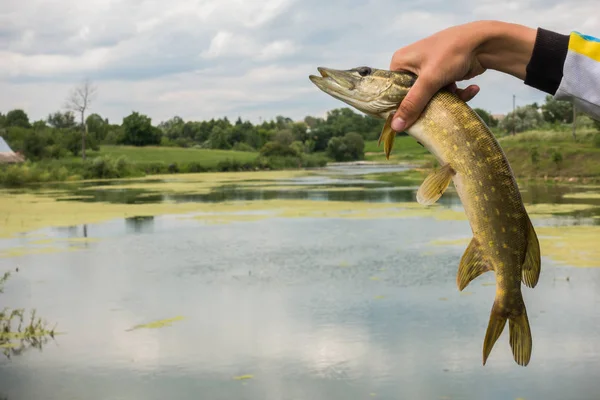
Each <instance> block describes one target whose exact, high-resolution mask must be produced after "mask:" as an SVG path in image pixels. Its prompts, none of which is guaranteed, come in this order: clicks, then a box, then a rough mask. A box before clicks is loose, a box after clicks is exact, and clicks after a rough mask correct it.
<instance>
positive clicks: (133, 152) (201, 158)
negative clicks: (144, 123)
mask: <svg viewBox="0 0 600 400" xmlns="http://www.w3.org/2000/svg"><path fill="white" fill-rule="evenodd" d="M100 155H105V156H109V157H111V158H118V157H121V156H123V157H125V158H126V159H127V161H128V162H130V163H150V162H163V163H166V164H171V163H178V164H185V163H191V162H194V163H199V164H200V165H202V166H203V167H205V168H207V169H210V168H213V167H215V166H216V165H217V164H218V163H219V162H221V161H225V160H234V161H238V162H241V163H246V162H252V161H254V160H256V158H257V157H258V153H257V152H246V151H232V150H212V149H193V148H181V147H158V146H146V147H135V146H100V151H99V152H88V154H87V156H88V157H90V158H93V157H96V156H100Z"/></svg>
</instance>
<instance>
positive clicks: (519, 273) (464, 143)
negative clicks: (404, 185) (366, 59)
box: [311, 67, 540, 366]
mask: <svg viewBox="0 0 600 400" xmlns="http://www.w3.org/2000/svg"><path fill="white" fill-rule="evenodd" d="M365 68H366V70H365ZM320 71H321V74H322V75H323V76H322V77H321V78H319V77H314V76H312V77H311V80H312V81H313V82H314V83H315V84H316V85H317V86H319V88H321V89H322V90H323V91H325V92H326V93H329V94H331V95H332V96H334V97H336V98H338V99H340V100H342V101H344V102H346V103H348V104H350V105H352V106H354V107H356V108H357V109H359V110H361V111H363V112H366V113H368V114H370V115H373V116H376V117H380V118H385V119H386V124H385V126H384V129H383V131H382V134H381V137H380V142H383V143H384V148H385V153H386V156H387V157H389V154H390V152H391V149H392V147H393V142H394V137H395V135H396V133H395V132H393V131H392V129H391V126H390V123H391V117H392V116H393V114H394V112H395V110H396V109H397V108H398V105H399V104H400V102H401V101H402V99H403V98H404V96H405V95H406V93H407V92H408V89H409V88H410V86H411V85H412V84H413V83H414V79H415V76H414V75H412V74H409V73H403V72H392V71H384V70H375V69H372V68H368V67H361V68H356V69H352V70H347V71H338V70H331V69H320ZM406 132H407V133H408V134H409V135H410V136H412V137H413V138H415V139H416V140H417V141H418V142H419V143H421V144H422V145H423V146H424V147H425V148H426V149H427V150H428V151H429V152H431V153H432V154H433V155H434V156H435V158H436V159H437V160H438V162H439V163H440V165H441V168H439V169H438V170H435V171H433V172H432V173H431V174H430V175H429V176H428V177H427V178H426V179H425V181H424V182H423V184H422V185H421V187H420V188H419V190H418V192H417V201H418V202H419V203H421V204H423V205H431V204H434V203H435V202H436V201H437V200H438V199H439V198H440V197H441V196H442V194H443V193H444V191H445V190H446V189H447V187H448V185H449V184H450V181H452V182H453V184H454V187H455V189H456V191H457V194H458V196H459V197H460V199H461V202H462V204H463V207H464V210H465V213H466V215H467V218H468V220H469V224H470V226H471V230H472V233H473V238H472V239H471V242H470V243H469V245H468V247H467V249H466V251H465V253H464V255H463V257H462V259H461V261H460V264H459V268H458V274H457V278H456V281H457V286H458V288H459V290H463V289H464V288H465V287H466V286H467V285H468V284H469V282H470V281H472V280H473V279H475V278H476V277H478V276H479V275H481V274H482V273H485V272H486V271H494V273H495V277H496V296H495V299H494V303H493V306H492V310H491V313H490V320H489V324H488V328H487V332H486V335H485V339H484V343H483V364H484V365H485V363H486V360H487V358H488V356H489V354H490V352H491V350H492V348H493V346H494V344H495V342H496V341H497V339H498V338H499V336H500V334H501V333H502V331H503V329H504V327H505V325H506V321H507V320H508V321H509V332H510V338H509V342H510V345H511V349H512V352H513V358H514V360H515V362H517V364H519V365H523V366H524V365H527V364H528V363H529V360H530V357H531V351H532V337H531V330H530V326H529V321H528V318H527V312H526V308H525V303H524V301H523V296H522V293H521V287H522V286H521V283H525V285H526V286H528V287H531V288H533V287H535V285H536V284H537V281H538V278H539V274H540V250H539V243H538V240H537V236H536V233H535V230H534V228H533V225H532V224H531V221H530V219H529V216H528V214H527V211H526V210H525V207H524V205H523V201H522V198H521V195H520V192H519V188H518V186H517V183H516V180H515V178H514V175H513V173H512V170H511V168H510V165H509V163H508V160H507V159H506V156H505V154H504V152H503V151H502V148H501V147H500V145H499V144H498V142H497V141H496V139H495V138H494V136H493V134H492V132H491V131H490V130H489V128H488V127H487V126H486V124H485V123H484V122H483V121H482V120H481V118H479V116H478V115H477V113H475V112H474V111H473V110H472V109H471V108H470V107H469V106H468V105H467V104H466V103H465V102H463V101H462V100H460V99H459V98H458V97H457V96H456V95H455V94H453V93H451V92H448V91H445V90H441V91H439V92H438V93H437V94H436V95H434V97H433V98H432V99H431V101H430V102H429V103H428V105H427V106H426V108H425V110H424V111H423V112H422V114H421V116H420V117H419V119H418V120H417V122H416V123H415V124H413V125H412V126H411V127H410V128H409V129H408V130H407V131H406Z"/></svg>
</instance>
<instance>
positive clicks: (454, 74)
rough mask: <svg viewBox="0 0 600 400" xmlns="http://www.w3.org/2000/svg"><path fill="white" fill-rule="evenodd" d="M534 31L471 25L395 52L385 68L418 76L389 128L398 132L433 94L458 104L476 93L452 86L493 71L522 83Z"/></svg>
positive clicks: (490, 24)
mask: <svg viewBox="0 0 600 400" xmlns="http://www.w3.org/2000/svg"><path fill="white" fill-rule="evenodd" d="M535 38H536V30H535V29H532V28H529V27H526V26H523V25H518V24H511V23H506V22H500V21H476V22H470V23H467V24H463V25H457V26H454V27H451V28H447V29H444V30H442V31H440V32H438V33H435V34H433V35H431V36H429V37H426V38H425V39H422V40H419V41H418V42H415V43H413V44H411V45H408V46H405V47H403V48H400V49H399V50H397V51H396V52H395V53H394V55H393V57H392V61H391V64H390V70H408V71H411V72H413V73H415V74H417V75H418V78H417V80H416V81H415V84H414V85H413V87H412V88H411V89H410V90H409V91H408V94H407V95H406V97H405V98H404V100H403V101H402V103H401V104H400V107H399V108H398V110H397V111H396V113H395V115H394V119H393V121H392V129H393V130H395V131H396V132H401V131H403V130H405V129H407V128H409V127H410V126H411V125H412V124H413V123H414V122H415V121H416V120H417V118H419V116H420V115H421V112H423V110H424V109H425V106H426V105H427V103H428V102H429V100H431V98H432V97H433V95H434V94H435V93H436V92H437V91H438V90H439V89H441V88H443V87H447V88H449V89H450V90H452V91H453V92H455V93H456V94H457V95H458V96H459V97H460V98H461V99H462V100H464V101H470V100H471V99H472V98H473V97H475V95H477V93H478V92H479V87H478V86H477V85H470V86H468V87H466V88H465V89H458V87H457V86H456V82H459V81H463V80H468V79H471V78H474V77H475V76H478V75H481V74H482V73H484V72H485V71H486V70H487V69H494V70H497V71H500V72H504V73H507V74H510V75H513V76H515V77H517V78H519V79H522V80H524V79H525V75H526V68H527V64H528V62H529V60H530V58H531V53H532V51H533V46H534V43H535Z"/></svg>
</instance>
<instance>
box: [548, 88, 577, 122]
mask: <svg viewBox="0 0 600 400" xmlns="http://www.w3.org/2000/svg"><path fill="white" fill-rule="evenodd" d="M542 115H543V116H544V120H545V121H547V122H550V123H555V122H558V123H566V124H570V123H572V122H573V104H572V103H571V102H570V101H565V100H556V99H555V98H554V97H553V96H551V95H547V96H546V102H545V103H544V104H543V105H542Z"/></svg>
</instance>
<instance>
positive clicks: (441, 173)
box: [417, 164, 456, 206]
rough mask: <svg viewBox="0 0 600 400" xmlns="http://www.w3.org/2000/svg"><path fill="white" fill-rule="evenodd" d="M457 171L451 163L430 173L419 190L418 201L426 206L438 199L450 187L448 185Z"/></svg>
mask: <svg viewBox="0 0 600 400" xmlns="http://www.w3.org/2000/svg"><path fill="white" fill-rule="evenodd" d="M455 173H456V172H455V171H454V170H453V169H452V167H451V166H450V164H445V165H444V166H442V167H441V168H440V169H438V170H437V171H433V172H432V173H431V174H429V175H428V176H427V178H425V180H424V181H423V183H422V184H421V187H419V190H418V191H417V202H419V204H422V205H425V206H430V205H432V204H434V203H435V202H436V201H438V200H439V198H440V197H442V194H444V192H445V191H446V189H448V185H450V181H451V180H452V177H453V176H454V174H455Z"/></svg>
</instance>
